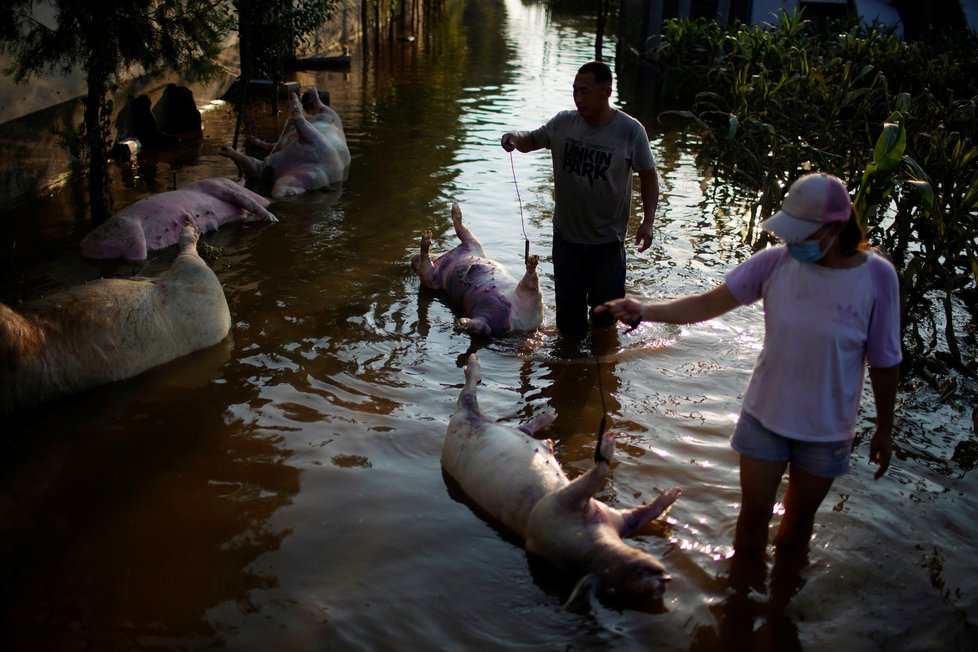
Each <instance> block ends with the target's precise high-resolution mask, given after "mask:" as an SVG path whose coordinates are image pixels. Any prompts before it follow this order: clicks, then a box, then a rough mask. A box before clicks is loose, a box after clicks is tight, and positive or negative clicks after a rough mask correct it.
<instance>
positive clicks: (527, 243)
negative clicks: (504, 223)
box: [509, 152, 530, 262]
mask: <svg viewBox="0 0 978 652" xmlns="http://www.w3.org/2000/svg"><path fill="white" fill-rule="evenodd" d="M509 169H510V170H512V171H513V187H515V188H516V201H517V202H519V205H520V228H522V229H523V242H524V251H523V262H526V261H527V260H529V258H530V239H529V238H528V237H527V236H526V222H525V221H524V220H523V198H522V197H520V186H519V184H518V183H516V165H515V164H514V163H513V152H510V153H509Z"/></svg>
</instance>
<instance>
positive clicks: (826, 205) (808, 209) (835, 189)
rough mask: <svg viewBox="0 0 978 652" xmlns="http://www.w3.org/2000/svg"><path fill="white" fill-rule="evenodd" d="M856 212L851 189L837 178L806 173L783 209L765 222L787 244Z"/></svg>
mask: <svg viewBox="0 0 978 652" xmlns="http://www.w3.org/2000/svg"><path fill="white" fill-rule="evenodd" d="M851 213H852V202H851V201H850V200H849V191H848V190H846V186H845V184H844V183H842V181H840V180H839V179H838V178H837V177H834V176H832V175H831V174H825V173H822V172H818V173H815V174H806V175H805V176H803V177H800V178H799V179H797V180H796V181H795V182H794V183H793V184H791V187H790V188H788V194H787V195H786V196H785V198H784V202H783V203H782V204H781V210H779V211H778V212H777V213H775V214H774V215H773V216H771V217H770V218H768V219H767V220H764V222H762V223H761V228H762V229H764V230H765V231H770V232H771V233H773V234H774V235H776V236H778V237H779V238H781V239H782V240H784V241H785V242H787V243H789V244H790V243H793V242H798V241H800V240H804V239H805V238H807V237H808V236H810V235H811V234H813V233H815V232H816V231H818V229H819V228H821V227H822V226H823V225H825V224H829V223H830V222H845V221H846V220H848V219H849V215H850V214H851Z"/></svg>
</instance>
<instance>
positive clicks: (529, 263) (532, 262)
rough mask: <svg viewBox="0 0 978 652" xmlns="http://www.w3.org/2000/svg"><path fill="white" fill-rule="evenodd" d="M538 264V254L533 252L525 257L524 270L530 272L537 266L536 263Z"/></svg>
mask: <svg viewBox="0 0 978 652" xmlns="http://www.w3.org/2000/svg"><path fill="white" fill-rule="evenodd" d="M539 264H540V256H538V255H536V254H533V255H532V256H530V257H529V258H527V259H526V271H528V272H532V271H533V270H535V269H536V268H537V265H539Z"/></svg>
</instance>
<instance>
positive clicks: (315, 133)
mask: <svg viewBox="0 0 978 652" xmlns="http://www.w3.org/2000/svg"><path fill="white" fill-rule="evenodd" d="M303 99H304V100H305V106H306V109H307V110H308V111H309V115H308V117H307V116H306V115H305V113H304V112H303V103H302V102H300V101H299V98H298V97H296V95H295V93H292V94H291V112H292V113H291V117H292V124H291V126H290V127H289V128H288V129H286V130H285V131H284V132H283V134H282V136H281V138H279V140H278V142H277V143H276V144H275V145H272V146H271V149H272V150H274V151H272V152H271V153H270V154H268V155H267V156H266V157H265V158H264V160H259V159H257V158H254V157H251V156H247V155H245V154H242V153H240V152H238V151H236V150H234V149H232V148H230V147H222V148H221V154H222V155H224V156H226V157H228V158H229V159H231V160H232V161H234V162H235V163H236V164H237V166H238V169H239V170H240V171H241V173H242V174H244V175H246V176H248V177H252V178H255V179H260V180H262V181H270V182H272V197H274V198H275V199H281V198H283V197H291V196H294V195H299V194H302V193H304V192H306V191H307V190H319V189H322V188H329V187H330V186H332V185H333V184H336V183H339V182H341V181H344V180H346V177H347V174H348V173H349V166H350V150H349V148H348V147H347V145H346V135H345V133H344V131H343V121H342V120H340V116H339V115H337V113H336V111H334V110H333V109H331V108H329V107H328V106H326V105H325V104H323V102H322V100H321V99H320V97H319V93H318V92H317V91H316V89H315V88H310V89H309V90H308V91H307V92H306V93H305V94H303ZM253 142H258V143H261V141H253ZM265 146H266V148H267V143H266V144H265Z"/></svg>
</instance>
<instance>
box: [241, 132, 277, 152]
mask: <svg viewBox="0 0 978 652" xmlns="http://www.w3.org/2000/svg"><path fill="white" fill-rule="evenodd" d="M247 142H248V144H249V145H251V146H252V147H254V148H255V149H260V150H262V151H263V152H265V153H266V154H271V153H272V150H273V149H274V148H275V146H276V143H270V142H268V141H265V140H262V139H261V138H257V137H255V136H248V140H247Z"/></svg>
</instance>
